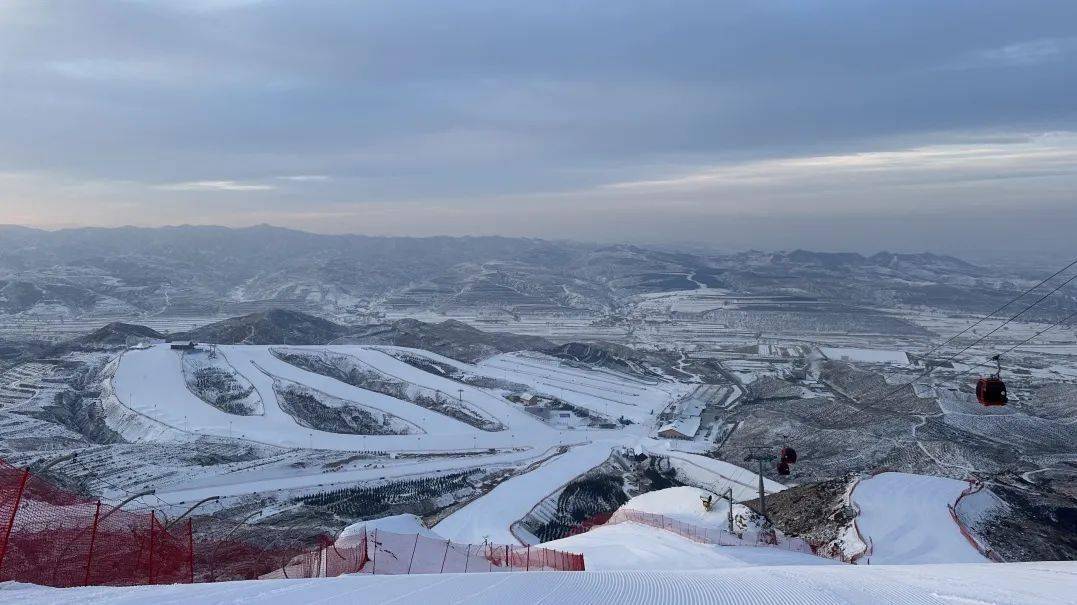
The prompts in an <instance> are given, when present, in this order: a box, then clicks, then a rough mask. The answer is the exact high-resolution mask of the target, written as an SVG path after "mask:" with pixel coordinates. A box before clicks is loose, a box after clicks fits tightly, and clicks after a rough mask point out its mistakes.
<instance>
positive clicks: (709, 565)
mask: <svg viewBox="0 0 1077 605" xmlns="http://www.w3.org/2000/svg"><path fill="white" fill-rule="evenodd" d="M723 517H724V512H723ZM541 546H542V547H543V548H552V549H555V550H563V551H567V552H572V553H577V554H582V555H583V558H584V562H585V563H586V565H587V569H588V570H589V571H613V570H637V571H657V570H670V571H674V570H690V569H722V568H730V567H755V566H771V565H840V564H841V563H838V562H837V561H833V560H831V559H824V558H822V557H816V556H814V555H810V554H805V553H799V552H793V551H789V550H782V549H778V548H770V547H766V546H716V545H711V544H701V543H699V542H695V541H693V540H689V539H688V538H684V537H681V536H679V535H677V534H675V533H673V532H670V531H666V530H664V529H659V528H657V527H650V526H647V525H641V524H638V523H631V522H625V523H617V524H615V525H601V526H598V527H595V528H594V529H592V530H591V531H589V532H586V533H582V534H578V535H575V536H569V537H568V538H561V539H560V540H553V541H551V542H544V543H542V544H541Z"/></svg>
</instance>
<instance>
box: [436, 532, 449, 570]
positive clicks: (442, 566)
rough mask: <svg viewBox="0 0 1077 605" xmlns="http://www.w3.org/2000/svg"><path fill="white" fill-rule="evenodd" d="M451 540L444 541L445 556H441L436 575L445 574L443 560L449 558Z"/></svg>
mask: <svg viewBox="0 0 1077 605" xmlns="http://www.w3.org/2000/svg"><path fill="white" fill-rule="evenodd" d="M451 542H452V540H445V554H444V555H442V556H441V571H440V572H438V573H445V560H446V559H448V558H449V544H450V543H451Z"/></svg>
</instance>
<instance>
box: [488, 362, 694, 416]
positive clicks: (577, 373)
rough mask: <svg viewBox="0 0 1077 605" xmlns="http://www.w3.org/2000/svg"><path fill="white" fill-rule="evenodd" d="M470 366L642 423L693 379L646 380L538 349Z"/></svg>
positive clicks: (685, 388)
mask: <svg viewBox="0 0 1077 605" xmlns="http://www.w3.org/2000/svg"><path fill="white" fill-rule="evenodd" d="M475 371H476V372H478V373H481V374H484V375H486V376H490V377H493V378H500V379H503V380H511V381H514V382H522V383H525V384H529V385H532V386H533V388H534V389H535V392H536V393H541V394H544V395H550V396H553V397H557V398H558V399H562V400H564V401H567V402H569V403H571V404H573V405H576V406H579V407H582V408H587V409H589V410H593V411H595V412H598V413H600V414H602V415H605V416H608V417H612V418H617V417H619V416H624V417H625V418H628V419H630V420H632V421H633V422H636V423H645V422H647V421H648V420H649V419H650V418H651V417H653V415H654V414H656V413H657V412H658V411H659V410H661V409H663V408H665V407H666V406H667V405H669V403H670V402H672V401H675V400H676V399H678V398H680V397H681V396H683V395H685V394H687V393H688V392H690V391H691V390H692V389H693V388H694V385H687V384H682V383H657V384H654V383H650V382H647V381H643V380H640V379H638V378H635V377H632V376H625V375H620V374H616V373H614V372H610V371H607V370H603V371H599V370H589V369H583V368H578V367H573V366H570V365H568V364H565V363H563V362H562V361H561V360H559V359H556V358H553V357H549V356H546V355H541V354H537V353H505V354H502V355H495V356H494V357H491V358H489V359H486V360H483V361H481V362H479V363H478V364H477V365H476V366H475Z"/></svg>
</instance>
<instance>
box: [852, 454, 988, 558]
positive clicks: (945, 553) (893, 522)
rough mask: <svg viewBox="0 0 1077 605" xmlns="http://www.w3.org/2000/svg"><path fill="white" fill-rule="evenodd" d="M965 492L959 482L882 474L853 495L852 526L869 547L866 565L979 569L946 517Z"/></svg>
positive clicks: (974, 553)
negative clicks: (854, 514)
mask: <svg viewBox="0 0 1077 605" xmlns="http://www.w3.org/2000/svg"><path fill="white" fill-rule="evenodd" d="M966 487H968V484H967V483H965V482H964V481H958V480H956V479H946V478H944V477H932V476H930V475H912V474H909V473H882V474H879V475H876V476H875V477H872V478H870V479H866V480H864V481H861V482H860V483H859V484H858V485H857V486H856V489H854V490H853V500H854V501H855V502H856V504H857V505H858V506H859V507H860V516H859V517H857V520H856V522H857V525H859V527H860V533H861V534H863V535H864V537H865V538H869V539H870V540H871V542H872V546H873V550H872V554H871V558H870V560H871V563H872V564H873V565H874V564H896V565H906V564H913V563H983V562H984V561H986V560H987V559H985V558H984V557H983V556H982V555H980V553H979V552H977V551H976V549H975V548H973V547H972V545H971V544H969V542H968V540H966V539H965V537H964V536H963V535H962V534H961V531H960V529H959V528H958V526H957V524H956V523H955V522H954V520H953V518H952V517H951V516H950V510H949V508H948V507H949V506H950V505H952V504H953V503H954V502H956V501H957V498H958V496H960V495H961V491H962V490H964V489H965V488H966Z"/></svg>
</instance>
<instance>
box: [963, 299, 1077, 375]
mask: <svg viewBox="0 0 1077 605" xmlns="http://www.w3.org/2000/svg"><path fill="white" fill-rule="evenodd" d="M1074 317H1077V311H1074V312H1073V313H1070V314H1069V315H1067V316H1065V317H1063V318H1062V319H1060V320H1058V321H1056V322H1055V323H1053V324H1051V325H1049V326H1047V327H1046V328H1044V329H1042V330H1040V331H1039V332H1036V333H1035V334H1033V335H1032V336H1029V337H1028V338H1026V339H1024V340H1022V341H1021V342H1019V343H1017V344H1015V345H1013V346H1012V347H1010V348H1008V349H1006V350H1005V351H1003V352H1001V353H999V354H998V357H1004V356H1006V355H1008V354H1010V353H1011V352H1013V351H1014V349H1017V348H1019V347H1023V346H1025V345H1026V344H1028V343H1029V342H1030V341H1031V340H1033V339H1034V338H1037V337H1039V336H1040V335H1042V334H1044V333H1045V332H1048V331H1050V330H1053V329H1055V328H1057V327H1058V326H1060V325H1062V324H1064V323H1066V322H1067V321H1069V320H1071V319H1073V318H1074ZM990 366H991V364H989V363H976V364H973V365H972V366H971V367H970V368H969V369H967V370H965V371H964V372H962V373H960V374H958V375H957V377H961V376H964V375H965V374H968V373H969V372H971V371H972V370H973V369H975V368H979V367H990Z"/></svg>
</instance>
